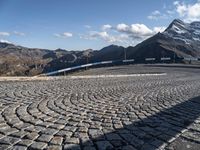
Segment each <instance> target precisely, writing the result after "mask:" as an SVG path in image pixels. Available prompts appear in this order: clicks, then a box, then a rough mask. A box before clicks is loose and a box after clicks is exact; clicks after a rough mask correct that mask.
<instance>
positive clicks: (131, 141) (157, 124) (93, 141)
mask: <svg viewBox="0 0 200 150" xmlns="http://www.w3.org/2000/svg"><path fill="white" fill-rule="evenodd" d="M148 109H149V110H150V111H151V110H153V109H154V108H153V107H152V108H148ZM148 109H146V110H145V111H146V112H147V113H148ZM143 111H144V110H143ZM130 117H131V115H130ZM198 117H200V96H199V97H195V98H192V99H189V100H187V101H184V102H181V103H179V104H176V105H174V106H172V107H171V108H167V109H165V110H162V111H160V112H157V113H155V114H153V115H150V116H147V117H143V118H140V119H139V120H138V121H134V122H131V124H127V125H123V127H119V128H117V126H115V128H114V130H113V131H112V132H107V133H106V132H104V128H103V129H102V130H103V132H102V131H101V130H100V129H89V132H88V133H89V136H90V140H83V139H82V137H81V136H80V137H79V138H80V141H81V142H80V145H77V146H75V145H74V146H72V147H71V148H70V149H72V150H75V149H84V147H86V149H87V148H88V147H90V148H91V147H94V149H102V150H103V149H105V150H107V149H126V150H129V149H130V150H131V149H138V150H155V149H158V148H162V147H163V146H165V145H166V144H167V143H168V142H169V141H172V140H173V139H174V138H175V137H177V136H179V135H180V134H181V133H182V132H183V130H184V129H186V128H187V127H188V126H189V125H190V124H191V123H193V122H194V121H195V120H196V119H197V118H198ZM112 123H114V122H112ZM90 130H93V131H90ZM105 131H106V129H105ZM102 133H104V134H102ZM88 149H89V148H88Z"/></svg>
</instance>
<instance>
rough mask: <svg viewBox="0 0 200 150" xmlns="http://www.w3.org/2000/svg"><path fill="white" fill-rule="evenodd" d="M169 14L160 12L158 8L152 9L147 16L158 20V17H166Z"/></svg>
mask: <svg viewBox="0 0 200 150" xmlns="http://www.w3.org/2000/svg"><path fill="white" fill-rule="evenodd" d="M169 17H170V16H169V15H167V14H166V13H161V12H160V11H158V10H155V11H153V12H152V13H151V14H150V15H149V16H147V18H148V19H150V20H159V19H168V18H169Z"/></svg>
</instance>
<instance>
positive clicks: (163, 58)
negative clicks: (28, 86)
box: [42, 57, 200, 76]
mask: <svg viewBox="0 0 200 150" xmlns="http://www.w3.org/2000/svg"><path fill="white" fill-rule="evenodd" d="M155 60H156V58H145V61H146V62H150V61H151V62H152V61H155ZM160 60H161V61H172V60H173V59H172V58H170V57H162V58H160ZM183 60H187V61H200V58H194V57H191V58H183ZM117 62H120V63H133V62H135V60H134V59H127V60H121V61H119V60H112V61H102V62H95V63H89V64H84V65H79V66H74V67H69V68H65V69H61V70H57V71H52V72H49V73H45V74H42V75H45V76H50V75H56V74H59V73H63V72H68V71H73V70H76V69H82V68H85V67H92V66H97V65H106V64H113V63H117Z"/></svg>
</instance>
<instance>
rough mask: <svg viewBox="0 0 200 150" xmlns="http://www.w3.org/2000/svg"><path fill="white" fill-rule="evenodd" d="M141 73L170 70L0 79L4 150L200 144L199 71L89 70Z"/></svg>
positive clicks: (0, 134) (174, 148) (0, 133)
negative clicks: (159, 74) (103, 75)
mask: <svg viewBox="0 0 200 150" xmlns="http://www.w3.org/2000/svg"><path fill="white" fill-rule="evenodd" d="M140 72H142V73H145V72H147V73H149V72H150V73H153V72H156V73H159V72H161V73H163V72H165V73H167V75H165V76H138V77H120V78H118V77H116V78H115V77H112V78H93V79H89V78H88V79H69V78H65V77H60V78H59V77H57V78H56V79H55V80H45V81H7V82H3V81H2V82H0V149H16V150H17V149H49V150H51V149H52V150H57V149H58V150H60V149H72V150H76V149H77V150H79V149H81V150H95V149H98V150H103V149H105V150H106V149H118V150H120V149H123V150H129V149H130V150H131V149H133V150H136V149H138V150H142V149H145V150H146V149H148V150H150V149H168V150H170V149H172V150H179V149H199V148H200V146H199V144H200V76H199V74H200V69H194V68H193V69H191V68H169V67H166V68H164V67H158V66H157V67H144V66H122V67H109V68H101V69H100V71H99V70H98V69H94V70H89V71H88V72H84V73H85V74H92V75H95V74H99V73H101V74H103V73H105V74H131V73H140ZM84 73H83V74H84ZM79 74H81V73H79Z"/></svg>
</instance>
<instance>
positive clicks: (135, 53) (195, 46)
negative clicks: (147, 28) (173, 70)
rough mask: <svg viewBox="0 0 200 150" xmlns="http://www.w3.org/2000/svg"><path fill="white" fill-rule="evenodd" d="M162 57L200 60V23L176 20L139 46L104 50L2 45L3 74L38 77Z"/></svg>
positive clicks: (0, 51) (3, 43)
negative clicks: (100, 63)
mask: <svg viewBox="0 0 200 150" xmlns="http://www.w3.org/2000/svg"><path fill="white" fill-rule="evenodd" d="M125 53H126V58H127V59H135V60H136V62H140V63H143V62H144V60H145V58H156V62H160V58H161V57H170V58H174V56H175V57H176V58H183V57H199V58H200V22H192V23H190V24H189V23H184V22H183V21H181V20H178V19H175V20H174V21H173V22H172V23H171V24H170V25H169V26H168V28H167V29H166V30H165V31H164V32H162V33H158V34H156V35H154V36H152V37H150V38H148V39H147V40H145V41H143V42H141V43H139V44H138V45H136V46H134V47H133V46H130V47H127V48H124V47H122V46H117V45H110V46H107V47H104V48H103V49H101V50H92V49H88V50H85V51H78V50H77V51H66V50H63V49H57V50H54V51H52V50H47V49H37V48H26V47H22V46H17V45H14V44H11V43H5V42H0V75H4V76H12V75H37V74H40V73H44V72H49V71H54V70H58V69H63V68H66V67H70V66H75V65H81V64H85V63H90V62H97V61H107V60H122V59H124V57H125Z"/></svg>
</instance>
